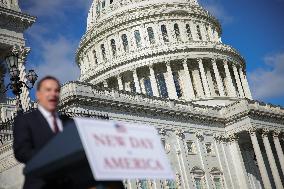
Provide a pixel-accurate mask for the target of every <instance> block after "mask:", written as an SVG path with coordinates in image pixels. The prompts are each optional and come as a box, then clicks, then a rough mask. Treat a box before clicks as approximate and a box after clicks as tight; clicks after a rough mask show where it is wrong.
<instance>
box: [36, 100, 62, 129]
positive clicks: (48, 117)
mask: <svg viewBox="0 0 284 189" xmlns="http://www.w3.org/2000/svg"><path fill="white" fill-rule="evenodd" d="M38 110H39V111H40V112H41V114H42V115H43V117H44V118H45V119H46V121H47V122H48V125H49V127H50V129H51V130H52V131H53V132H55V131H54V125H53V116H52V113H51V112H49V111H47V110H46V109H45V108H44V107H42V106H41V105H38ZM55 117H56V123H57V126H58V129H59V131H60V132H62V131H63V125H62V121H61V120H60V119H59V116H58V114H57V113H55Z"/></svg>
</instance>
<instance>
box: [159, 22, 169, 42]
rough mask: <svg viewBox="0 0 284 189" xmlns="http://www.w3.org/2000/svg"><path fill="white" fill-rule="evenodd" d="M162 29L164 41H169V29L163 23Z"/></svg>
mask: <svg viewBox="0 0 284 189" xmlns="http://www.w3.org/2000/svg"><path fill="white" fill-rule="evenodd" d="M161 31H162V36H163V40H164V42H166V43H168V42H169V36H168V31H167V28H166V26H165V25H161Z"/></svg>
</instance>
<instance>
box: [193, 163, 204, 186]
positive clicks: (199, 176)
mask: <svg viewBox="0 0 284 189" xmlns="http://www.w3.org/2000/svg"><path fill="white" fill-rule="evenodd" d="M190 173H191V175H192V177H193V180H194V186H195V188H196V189H205V172H204V171H203V170H202V169H200V168H199V167H193V168H192V169H191V171H190Z"/></svg>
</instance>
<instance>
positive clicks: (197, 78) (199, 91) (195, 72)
mask: <svg viewBox="0 0 284 189" xmlns="http://www.w3.org/2000/svg"><path fill="white" fill-rule="evenodd" d="M192 76H193V83H194V87H195V90H196V93H197V95H196V97H198V98H201V97H204V90H203V87H202V82H201V79H200V73H199V70H193V71H192Z"/></svg>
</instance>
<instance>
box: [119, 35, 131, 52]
mask: <svg viewBox="0 0 284 189" xmlns="http://www.w3.org/2000/svg"><path fill="white" fill-rule="evenodd" d="M121 39H122V44H123V49H124V51H125V52H128V51H129V45H128V39H127V35H126V34H123V35H122V36H121Z"/></svg>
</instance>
